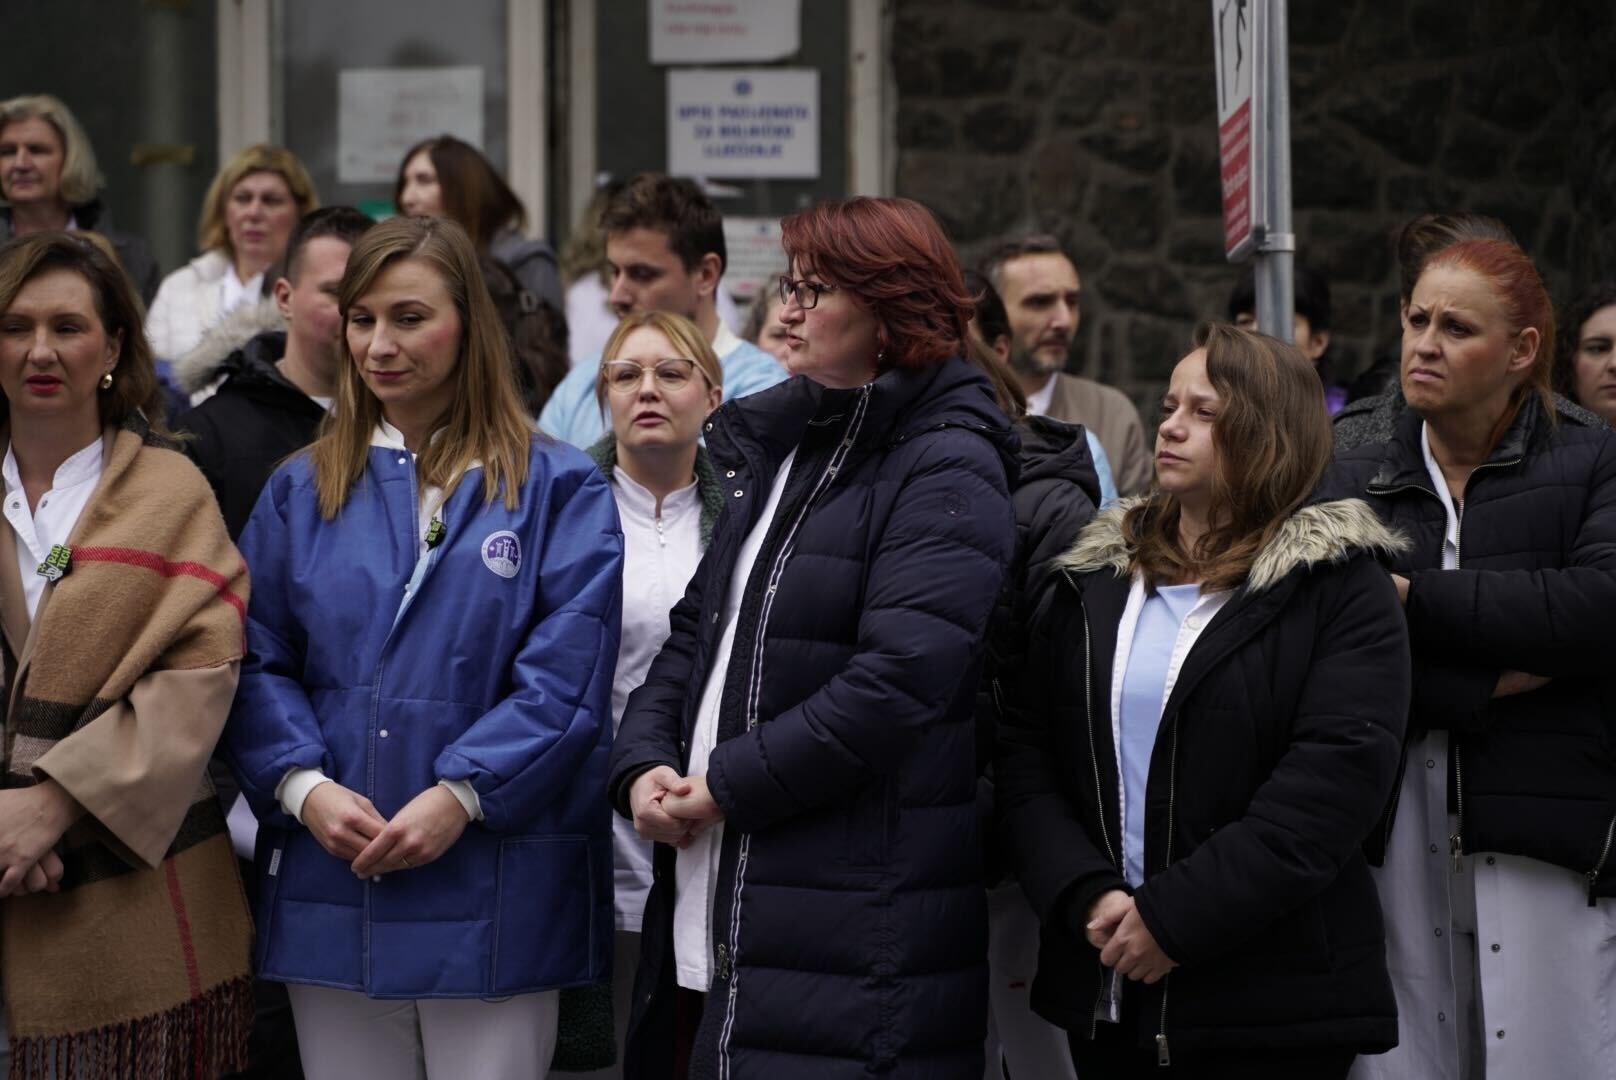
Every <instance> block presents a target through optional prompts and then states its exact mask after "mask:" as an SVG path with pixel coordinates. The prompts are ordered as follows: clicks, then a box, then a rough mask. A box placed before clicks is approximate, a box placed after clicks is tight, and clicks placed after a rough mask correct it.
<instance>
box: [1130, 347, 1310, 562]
mask: <svg viewBox="0 0 1616 1080" xmlns="http://www.w3.org/2000/svg"><path fill="white" fill-rule="evenodd" d="M1195 345H1196V347H1197V348H1204V349H1205V350H1206V377H1207V380H1208V381H1209V382H1210V383H1211V384H1212V386H1213V388H1214V389H1215V390H1217V392H1218V396H1219V397H1220V398H1221V399H1222V408H1221V409H1219V411H1218V415H1217V419H1216V420H1214V421H1213V422H1212V445H1213V446H1214V447H1216V449H1217V469H1216V471H1215V472H1214V474H1213V478H1212V501H1213V509H1212V515H1211V520H1210V522H1209V524H1210V526H1211V527H1210V529H1209V531H1208V532H1207V533H1206V535H1205V536H1203V537H1202V538H1201V539H1200V541H1199V543H1197V545H1196V548H1195V550H1193V551H1184V550H1183V549H1182V548H1181V547H1180V546H1179V539H1178V536H1179V533H1178V519H1179V505H1178V500H1177V499H1176V498H1174V497H1173V496H1172V495H1170V494H1168V493H1166V492H1164V491H1162V490H1161V489H1160V488H1157V489H1156V490H1154V491H1153V492H1152V493H1151V495H1150V497H1149V499H1147V500H1146V501H1144V502H1142V503H1140V504H1138V505H1136V506H1135V507H1133V509H1131V510H1129V511H1128V513H1127V516H1126V517H1125V518H1124V519H1123V529H1124V531H1125V532H1126V533H1127V534H1128V536H1129V537H1130V538H1131V539H1132V540H1133V541H1134V543H1135V545H1136V554H1135V556H1134V558H1135V564H1136V567H1137V569H1139V571H1140V572H1141V573H1142V574H1143V575H1144V577H1145V581H1146V582H1147V583H1148V584H1151V585H1154V584H1155V583H1157V582H1159V581H1172V580H1175V579H1181V578H1184V577H1198V578H1199V579H1200V580H1201V581H1202V582H1203V584H1204V586H1205V588H1206V589H1207V590H1209V591H1213V590H1218V589H1230V588H1234V587H1235V586H1237V585H1239V584H1240V583H1241V582H1243V581H1244V580H1245V579H1246V575H1247V574H1249V573H1250V572H1251V566H1252V563H1254V562H1255V561H1256V559H1257V556H1258V555H1260V554H1261V553H1262V550H1263V548H1265V547H1266V546H1267V545H1268V543H1269V541H1270V540H1272V539H1273V537H1274V534H1275V533H1276V532H1277V531H1278V530H1279V528H1280V526H1281V525H1283V524H1284V523H1285V521H1286V519H1288V518H1289V517H1290V515H1291V514H1292V513H1293V512H1294V511H1295V510H1296V508H1297V507H1298V506H1301V505H1302V503H1303V502H1305V501H1306V500H1307V498H1308V496H1309V495H1310V494H1312V492H1313V489H1314V488H1315V487H1316V486H1317V485H1318V482H1319V478H1320V477H1322V476H1323V475H1324V470H1325V468H1326V467H1328V466H1329V464H1330V453H1331V449H1332V442H1331V435H1330V416H1329V413H1328V411H1327V410H1326V409H1325V407H1324V395H1323V394H1320V393H1319V381H1318V377H1317V376H1315V375H1314V374H1313V365H1312V364H1311V363H1310V362H1309V361H1308V358H1307V355H1306V354H1305V353H1303V352H1302V350H1301V349H1298V348H1297V347H1296V346H1295V345H1292V344H1291V343H1289V342H1286V341H1280V340H1279V339H1278V338H1274V337H1269V336H1268V335H1267V334H1258V333H1253V332H1252V331H1250V330H1241V329H1240V328H1238V327H1235V326H1229V325H1226V324H1223V323H1208V324H1205V325H1203V326H1201V327H1200V328H1199V329H1198V330H1197V331H1196V333H1195Z"/></svg>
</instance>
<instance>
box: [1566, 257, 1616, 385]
mask: <svg viewBox="0 0 1616 1080" xmlns="http://www.w3.org/2000/svg"><path fill="white" fill-rule="evenodd" d="M1612 304H1616V281H1608V280H1607V281H1598V282H1595V283H1594V284H1593V285H1590V286H1589V287H1588V289H1587V290H1586V291H1585V292H1583V294H1582V295H1581V296H1579V297H1577V299H1576V300H1575V301H1573V302H1572V304H1571V306H1570V307H1567V308H1566V309H1565V311H1564V312H1563V313H1562V314H1561V315H1560V325H1559V330H1558V332H1557V333H1556V335H1555V338H1556V341H1557V342H1558V345H1559V348H1558V349H1556V351H1555V356H1554V389H1555V390H1556V391H1557V392H1559V393H1561V394H1564V395H1565V396H1566V397H1568V398H1570V399H1571V400H1572V401H1577V381H1576V363H1577V348H1578V347H1579V346H1580V345H1581V344H1582V324H1583V323H1585V322H1587V321H1588V320H1589V319H1591V318H1593V315H1594V312H1596V311H1598V310H1600V309H1601V308H1608V307H1610V306H1611V305H1612ZM1577 404H1579V405H1581V404H1582V402H1580V401H1578V402H1577Z"/></svg>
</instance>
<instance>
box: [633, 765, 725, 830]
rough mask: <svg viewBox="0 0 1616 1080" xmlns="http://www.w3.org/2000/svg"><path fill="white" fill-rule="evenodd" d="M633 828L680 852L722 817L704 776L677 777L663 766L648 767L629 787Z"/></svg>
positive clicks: (721, 819) (677, 775)
mask: <svg viewBox="0 0 1616 1080" xmlns="http://www.w3.org/2000/svg"><path fill="white" fill-rule="evenodd" d="M628 802H629V809H630V810H632V811H633V812H634V831H635V832H637V833H639V834H640V837H641V839H644V840H654V841H656V842H658V843H662V844H671V845H672V846H674V847H676V848H678V849H679V850H681V851H683V850H684V849H685V848H688V847H689V846H690V844H691V841H693V840H694V839H695V838H696V837H698V836H700V835H701V834H702V833H704V832H706V831H707V830H708V829H710V828H712V827H713V826H714V825H717V824H718V823H719V822H720V821H723V820H724V811H722V810H720V809H719V808H718V803H716V802H715V801H714V800H713V795H712V792H711V791H710V790H708V788H707V778H706V777H705V776H680V775H679V774H678V773H676V772H674V771H673V770H672V769H670V768H669V767H668V766H666V765H658V766H657V767H656V768H654V769H648V770H646V771H645V772H643V773H641V774H640V775H639V776H638V777H636V778H635V780H634V783H633V785H631V786H630V787H629V789H628Z"/></svg>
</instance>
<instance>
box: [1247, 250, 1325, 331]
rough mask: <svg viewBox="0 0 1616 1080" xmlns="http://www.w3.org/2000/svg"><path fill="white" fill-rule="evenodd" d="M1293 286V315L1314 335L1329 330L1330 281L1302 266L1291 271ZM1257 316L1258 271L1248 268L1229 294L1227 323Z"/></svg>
mask: <svg viewBox="0 0 1616 1080" xmlns="http://www.w3.org/2000/svg"><path fill="white" fill-rule="evenodd" d="M1291 276H1292V280H1293V281H1294V283H1295V292H1296V314H1298V315H1300V316H1302V318H1304V319H1306V320H1307V325H1308V327H1309V328H1310V329H1312V330H1313V332H1314V333H1317V332H1318V331H1320V330H1328V329H1330V280H1329V279H1328V278H1326V277H1325V276H1324V275H1323V274H1321V273H1319V272H1318V271H1317V270H1315V269H1313V268H1312V267H1311V266H1308V265H1306V264H1304V263H1297V264H1296V265H1295V266H1294V267H1293V268H1292V273H1291ZM1256 313H1257V268H1256V267H1254V266H1248V267H1247V268H1246V271H1245V273H1243V274H1241V275H1240V280H1239V282H1238V283H1236V285H1235V287H1234V292H1232V293H1230V294H1229V321H1230V322H1235V321H1236V320H1238V319H1239V318H1240V316H1242V315H1255V314H1256Z"/></svg>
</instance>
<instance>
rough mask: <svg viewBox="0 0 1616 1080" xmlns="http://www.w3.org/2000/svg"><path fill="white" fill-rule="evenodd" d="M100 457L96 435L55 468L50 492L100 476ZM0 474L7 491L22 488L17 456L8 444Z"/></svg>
mask: <svg viewBox="0 0 1616 1080" xmlns="http://www.w3.org/2000/svg"><path fill="white" fill-rule="evenodd" d="M101 456H102V449H101V436H99V435H97V436H96V437H95V441H94V442H92V443H91V444H90V445H89V446H86V447H85V448H84V449H82V450H76V451H74V452H73V453H72V454H70V455H68V458H67V460H66V461H64V462H62V463H61V464H60V465H58V466H56V475H55V476H53V477H51V490H52V491H61V490H62V489H63V488H70V487H73V486H75V485H77V484H82V483H84V482H85V481H86V480H93V479H95V478H96V477H98V476H100V475H101ZM0 472H3V473H4V475H5V481H6V490H7V491H16V490H18V489H20V488H21V487H22V472H21V470H20V469H18V467H17V455H16V453H15V452H14V451H13V449H12V447H11V444H9V443H7V444H6V459H5V462H4V463H3V464H0Z"/></svg>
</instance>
